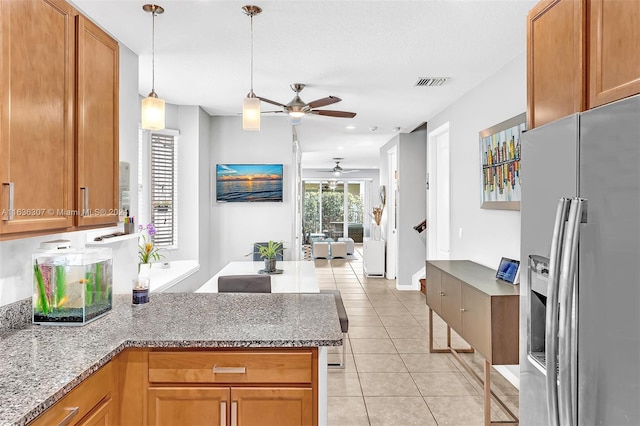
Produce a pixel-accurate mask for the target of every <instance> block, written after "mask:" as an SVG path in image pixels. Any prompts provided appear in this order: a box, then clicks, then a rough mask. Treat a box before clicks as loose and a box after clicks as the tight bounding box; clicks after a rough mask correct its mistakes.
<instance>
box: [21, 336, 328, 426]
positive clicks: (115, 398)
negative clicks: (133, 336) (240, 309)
mask: <svg viewBox="0 0 640 426" xmlns="http://www.w3.org/2000/svg"><path fill="white" fill-rule="evenodd" d="M317 424H318V349H317V348H251V349H247V348H243V349H230V348H221V349H207V350H199V349H186V350H179V349H173V350H170V349H169V350H168V349H147V348H131V349H125V350H124V351H123V352H121V353H120V354H118V356H116V357H115V358H114V359H113V360H111V361H110V362H109V363H107V364H106V365H105V366H103V367H102V368H100V369H99V370H98V371H96V372H95V373H93V374H92V375H91V376H89V377H88V378H87V379H86V380H85V381H84V382H82V383H81V384H80V385H78V386H77V387H76V388H75V389H73V390H72V391H71V392H70V393H69V394H67V395H66V396H65V397H64V398H62V399H61V400H60V401H58V402H57V403H56V404H54V405H53V406H52V407H50V408H49V409H48V410H47V411H45V412H44V413H43V414H41V415H40V416H39V417H37V418H36V419H35V420H34V421H33V422H32V423H31V425H36V426H49V425H66V426H108V425H127V426H128V425H131V426H145V425H151V426H153V425H159V426H160V425H161V426H172V425H173V426H185V425H189V426H197V425H222V426H251V425H260V426H262V425H278V426H302V425H305V426H306V425H310V426H315V425H317Z"/></svg>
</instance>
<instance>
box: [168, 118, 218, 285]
mask: <svg viewBox="0 0 640 426" xmlns="http://www.w3.org/2000/svg"><path fill="white" fill-rule="evenodd" d="M176 113H177V117H178V121H177V123H176V122H173V121H174V118H175V117H174V115H175V114H176ZM171 120H172V124H173V125H175V126H177V128H179V129H180V138H179V139H178V249H177V250H174V251H172V252H171V253H170V254H169V256H170V259H171V260H188V259H197V260H198V261H199V264H200V269H199V270H198V271H197V272H196V273H195V274H193V275H191V276H190V277H188V278H186V279H185V280H183V281H182V282H180V283H178V284H176V285H175V286H173V287H171V289H169V291H170V292H190V291H194V290H196V289H198V288H199V287H200V286H202V284H204V283H205V282H206V281H207V280H208V279H209V278H210V277H211V275H212V274H211V273H210V262H209V259H210V245H211V240H210V238H209V237H208V236H209V233H210V232H209V229H210V218H209V216H210V213H211V212H210V208H209V205H210V204H209V203H210V199H209V188H210V185H209V173H210V167H209V157H210V146H211V137H210V132H211V116H209V114H207V113H206V112H204V111H203V110H202V108H200V107H198V106H178V107H177V108H173V106H172V116H171Z"/></svg>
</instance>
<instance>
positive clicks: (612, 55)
mask: <svg viewBox="0 0 640 426" xmlns="http://www.w3.org/2000/svg"><path fill="white" fill-rule="evenodd" d="M638 46H640V1H638V0H543V1H541V2H540V3H538V4H537V5H536V6H535V7H534V8H533V9H531V11H530V12H529V15H528V22H527V127H528V128H529V129H532V128H534V127H538V126H541V125H543V124H546V123H548V122H551V121H553V120H557V119H559V118H562V117H565V116H567V115H570V114H573V113H576V112H581V111H584V110H586V109H589V108H594V107H597V106H599V105H603V104H605V103H609V102H613V101H616V100H618V99H622V98H625V97H628V96H632V95H635V94H637V93H640V49H638Z"/></svg>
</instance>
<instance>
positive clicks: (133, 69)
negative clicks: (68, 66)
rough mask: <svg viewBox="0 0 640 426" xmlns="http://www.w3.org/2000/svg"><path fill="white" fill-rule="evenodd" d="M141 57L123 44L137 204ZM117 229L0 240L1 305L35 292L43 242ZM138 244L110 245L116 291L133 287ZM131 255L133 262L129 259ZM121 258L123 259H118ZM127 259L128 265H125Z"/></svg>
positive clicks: (80, 240)
mask: <svg viewBox="0 0 640 426" xmlns="http://www.w3.org/2000/svg"><path fill="white" fill-rule="evenodd" d="M139 108H140V103H139V101H138V57H137V56H136V55H135V54H134V53H133V52H132V51H131V50H129V49H128V48H127V47H126V46H124V45H122V44H120V123H119V124H120V151H119V154H120V161H126V162H129V163H130V165H131V183H130V184H131V188H132V189H133V190H132V191H131V198H132V204H131V205H132V206H133V207H134V208H135V206H137V191H135V188H137V185H138V148H137V146H138V143H137V141H138V121H139V116H140V110H139ZM121 228H122V225H120V230H122V229H121ZM114 230H117V228H102V229H99V230H92V231H77V232H66V233H60V234H52V235H45V236H40V237H31V238H21V239H17V240H10V241H4V242H0V305H6V304H9V303H12V302H16V301H18V300H22V299H24V298H27V297H30V296H31V294H32V279H33V278H32V267H31V255H32V253H33V251H34V250H35V249H37V248H38V247H39V246H40V243H41V242H42V241H51V240H56V239H67V240H70V241H71V244H72V246H73V247H74V248H81V247H83V246H84V243H85V242H86V241H87V238H88V237H89V236H93V235H94V234H95V235H102V234H108V233H111V232H113V231H114ZM136 246H137V243H136V241H135V240H129V241H128V242H122V243H116V244H114V245H110V247H111V248H112V249H113V250H114V251H116V250H117V251H118V253H114V265H113V266H114V291H116V290H117V289H127V291H128V289H130V288H131V287H130V286H131V279H132V278H134V277H135V276H136V275H137V268H136V265H137V262H138V259H137V248H136ZM129 257H130V258H131V261H130V262H127V260H128V259H129ZM118 261H120V262H118ZM124 262H127V264H123V263H124Z"/></svg>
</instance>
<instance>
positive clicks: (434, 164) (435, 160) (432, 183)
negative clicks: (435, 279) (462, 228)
mask: <svg viewBox="0 0 640 426" xmlns="http://www.w3.org/2000/svg"><path fill="white" fill-rule="evenodd" d="M445 134H446V135H447V141H446V147H445V148H446V151H447V155H446V158H439V157H442V155H443V154H442V147H439V146H438V140H439V138H441V137H442V136H443V135H445ZM427 140H428V142H427V223H428V224H429V226H428V228H427V230H428V231H427V241H428V243H427V259H429V260H436V259H440V260H446V259H449V258H450V254H451V184H450V182H451V162H450V158H451V157H450V153H451V144H450V138H449V122H446V123H444V124H442V125H441V126H439V127H437V128H436V129H434V130H432V131H430V132H429V133H428V138H427ZM443 168H444V169H443ZM441 173H444V174H445V176H446V182H441V181H442V178H441V179H440V182H439V179H438V175H440V174H441ZM441 176H442V175H441ZM443 185H444V187H443ZM443 191H444V193H443ZM439 197H442V198H444V199H445V200H446V202H447V204H448V206H447V208H446V209H444V211H443V210H442V209H441V210H440V213H438V202H437V200H438V198H439ZM443 214H444V215H446V217H445V218H444V220H443V219H442V217H440V220H438V216H442V215H443ZM439 236H440V237H442V236H445V237H447V238H446V239H447V240H448V250H447V252H446V253H444V252H440V251H439V250H438V243H439V241H438V238H439ZM440 239H442V238H440ZM445 243H446V242H445Z"/></svg>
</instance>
